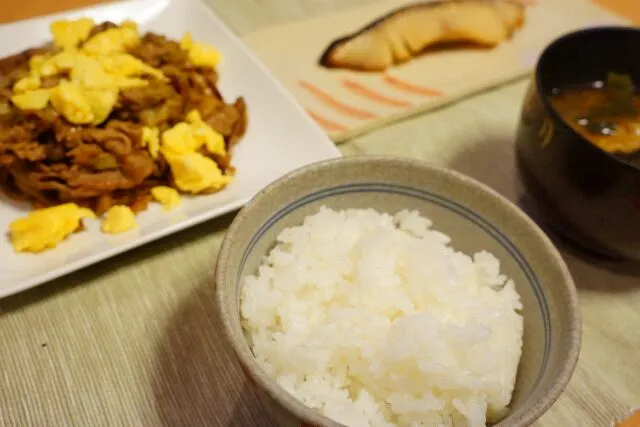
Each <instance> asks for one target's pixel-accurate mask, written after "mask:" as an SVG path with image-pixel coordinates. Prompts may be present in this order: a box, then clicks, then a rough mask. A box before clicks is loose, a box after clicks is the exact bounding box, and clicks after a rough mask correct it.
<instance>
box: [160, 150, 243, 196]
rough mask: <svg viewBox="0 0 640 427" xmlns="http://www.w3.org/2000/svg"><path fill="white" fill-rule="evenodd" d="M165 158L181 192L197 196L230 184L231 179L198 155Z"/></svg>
mask: <svg viewBox="0 0 640 427" xmlns="http://www.w3.org/2000/svg"><path fill="white" fill-rule="evenodd" d="M163 154H164V153H163ZM165 158H166V159H167V162H168V163H169V167H170V168H171V173H172V175H173V180H174V182H175V184H176V186H177V187H178V188H179V189H180V190H181V191H184V192H187V193H193V194H197V193H201V192H203V191H205V190H218V189H220V188H222V187H224V186H225V185H227V184H228V183H229V182H231V177H229V176H225V175H223V174H222V171H221V170H220V168H219V167H218V165H217V164H216V162H214V161H213V160H211V159H210V158H208V157H205V156H203V155H202V154H200V153H186V154H183V155H168V156H167V155H166V154H165Z"/></svg>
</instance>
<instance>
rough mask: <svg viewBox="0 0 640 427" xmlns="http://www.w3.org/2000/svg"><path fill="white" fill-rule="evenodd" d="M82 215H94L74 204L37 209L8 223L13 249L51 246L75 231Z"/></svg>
mask: <svg viewBox="0 0 640 427" xmlns="http://www.w3.org/2000/svg"><path fill="white" fill-rule="evenodd" d="M83 218H95V215H94V213H93V211H91V210H90V209H85V208H81V207H79V206H78V205H76V204H74V203H66V204H63V205H58V206H54V207H50V208H45V209H37V210H35V211H32V212H30V213H29V214H28V215H27V216H26V217H23V218H19V219H17V220H15V221H13V222H12V223H11V224H9V233H10V238H11V244H12V245H13V247H14V249H15V250H16V252H41V251H43V250H45V249H48V248H53V247H55V246H56V245H57V244H58V243H59V242H61V241H62V240H64V239H65V238H66V237H67V236H69V235H70V234H71V233H73V232H74V231H76V230H77V229H78V227H79V226H80V221H81V220H82V219H83Z"/></svg>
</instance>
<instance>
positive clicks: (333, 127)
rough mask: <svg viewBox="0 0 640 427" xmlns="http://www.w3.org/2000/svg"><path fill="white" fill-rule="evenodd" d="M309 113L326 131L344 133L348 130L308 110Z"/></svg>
mask: <svg viewBox="0 0 640 427" xmlns="http://www.w3.org/2000/svg"><path fill="white" fill-rule="evenodd" d="M307 113H308V114H309V115H310V116H311V118H312V119H313V120H315V121H316V122H317V123H318V124H319V125H320V126H322V127H323V128H324V129H325V130H328V131H329V132H344V131H346V130H347V128H346V127H344V126H342V125H341V124H340V123H336V122H334V121H332V120H329V119H327V118H325V117H322V116H321V115H319V114H318V113H314V112H313V111H311V110H309V109H307Z"/></svg>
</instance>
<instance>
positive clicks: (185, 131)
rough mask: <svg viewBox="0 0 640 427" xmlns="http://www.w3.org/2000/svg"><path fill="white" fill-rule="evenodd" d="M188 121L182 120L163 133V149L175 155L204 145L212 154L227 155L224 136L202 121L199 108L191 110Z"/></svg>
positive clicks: (187, 116)
mask: <svg viewBox="0 0 640 427" xmlns="http://www.w3.org/2000/svg"><path fill="white" fill-rule="evenodd" d="M185 119H186V121H187V122H180V123H178V124H177V125H175V126H173V127H172V128H171V129H168V130H166V131H165V132H164V133H163V134H162V150H163V153H164V152H167V153H169V154H173V155H181V154H186V153H190V152H194V151H198V150H199V149H200V148H201V147H202V146H203V145H204V146H205V147H206V148H207V151H209V152H210V153H211V154H219V155H225V154H226V148H225V142H224V137H223V136H222V135H221V134H220V133H219V132H216V131H215V130H213V128H212V127H211V126H209V125H208V124H206V123H205V122H203V121H202V118H201V117H200V113H199V112H198V110H192V111H190V112H189V113H188V114H187V115H186V117H185Z"/></svg>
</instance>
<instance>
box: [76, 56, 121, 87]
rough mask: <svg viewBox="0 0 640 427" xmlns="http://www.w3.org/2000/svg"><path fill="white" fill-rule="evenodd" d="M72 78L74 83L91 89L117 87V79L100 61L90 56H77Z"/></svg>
mask: <svg viewBox="0 0 640 427" xmlns="http://www.w3.org/2000/svg"><path fill="white" fill-rule="evenodd" d="M70 78H71V81H72V82H74V83H76V84H78V85H80V86H82V87H85V88H90V89H104V88H108V87H113V86H115V79H114V78H113V76H111V75H109V74H108V73H107V72H106V71H105V70H104V68H102V64H101V63H100V61H98V60H97V59H96V58H93V57H91V56H88V55H82V54H80V55H77V56H76V60H75V63H74V64H73V67H72V68H71V73H70Z"/></svg>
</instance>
